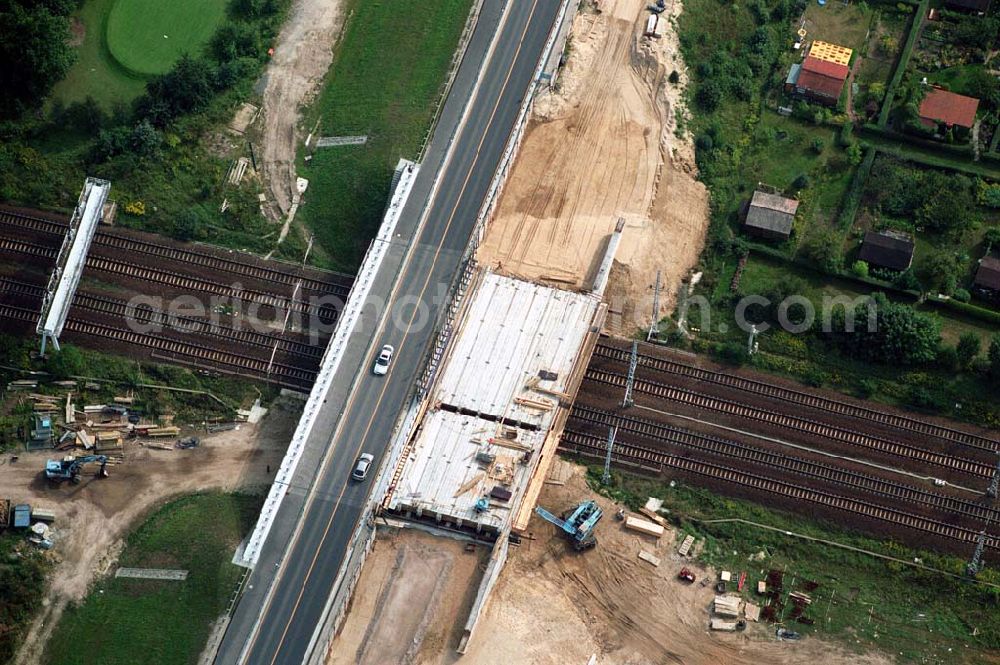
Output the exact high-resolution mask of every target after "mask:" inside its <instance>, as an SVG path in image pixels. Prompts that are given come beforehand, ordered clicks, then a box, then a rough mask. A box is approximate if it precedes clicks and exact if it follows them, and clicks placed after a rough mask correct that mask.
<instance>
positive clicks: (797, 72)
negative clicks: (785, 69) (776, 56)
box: [785, 55, 851, 106]
mask: <svg viewBox="0 0 1000 665" xmlns="http://www.w3.org/2000/svg"><path fill="white" fill-rule="evenodd" d="M850 71H851V70H850V68H848V66H847V65H843V64H840V63H837V62H831V61H829V60H821V59H820V58H817V57H814V56H812V55H809V56H806V59H805V60H803V61H802V64H801V65H793V66H792V70H791V72H789V75H788V79H786V81H785V85H786V89H788V90H789V91H791V92H794V93H796V94H798V95H801V96H803V97H806V98H808V99H810V100H812V101H815V102H819V103H820V104H825V105H827V106H836V104H837V100H838V99H840V93H841V92H842V91H843V90H844V82H845V81H847V76H848V74H849V73H850Z"/></svg>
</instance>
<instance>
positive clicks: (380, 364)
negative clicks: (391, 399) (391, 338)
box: [372, 344, 396, 376]
mask: <svg viewBox="0 0 1000 665" xmlns="http://www.w3.org/2000/svg"><path fill="white" fill-rule="evenodd" d="M395 352H396V349H394V348H393V347H392V344H386V345H385V346H383V347H382V350H381V351H379V354H378V358H376V359H375V366H374V367H372V373H374V374H377V375H379V376H385V375H386V373H388V371H389V363H390V362H392V354H393V353H395Z"/></svg>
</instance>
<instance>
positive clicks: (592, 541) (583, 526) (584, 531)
mask: <svg viewBox="0 0 1000 665" xmlns="http://www.w3.org/2000/svg"><path fill="white" fill-rule="evenodd" d="M535 512H536V513H538V516H539V517H541V518H542V519H543V520H545V521H547V522H551V523H552V524H555V525H556V526H557V527H559V528H560V529H562V530H563V531H564V532H565V533H566V535H567V536H569V537H570V538H572V539H573V549H575V550H577V551H578V552H579V551H583V550H588V549H590V548H591V547H593V546H594V545H596V544H597V538H596V537H595V536H594V527H596V526H597V523H598V522H599V521H601V517H602V516H603V515H604V511H602V510H601V507H600V506H598V505H597V503H595V502H594V501H584V502H583V503H581V504H580V505H578V506H577V507H576V508H574V509H572V510H570V511H567V512H566V513H564V514H563V516H562V517H561V518H560V517H556V516H555V515H553V514H552V513H550V512H549V511H547V510H545V509H544V508H542V507H541V506H538V507H536V508H535Z"/></svg>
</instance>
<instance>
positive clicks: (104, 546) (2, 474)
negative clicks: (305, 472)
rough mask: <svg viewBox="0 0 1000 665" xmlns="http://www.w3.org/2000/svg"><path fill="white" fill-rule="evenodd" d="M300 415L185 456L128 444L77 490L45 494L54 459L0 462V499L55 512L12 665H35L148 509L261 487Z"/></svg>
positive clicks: (284, 409) (276, 413) (278, 411)
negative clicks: (48, 564)
mask: <svg viewBox="0 0 1000 665" xmlns="http://www.w3.org/2000/svg"><path fill="white" fill-rule="evenodd" d="M300 411H301V404H300V403H298V402H296V401H294V400H291V401H288V402H285V401H282V400H279V401H278V402H277V403H276V404H274V405H272V406H271V408H270V411H269V412H268V415H267V416H265V417H264V419H263V420H262V421H261V423H260V424H259V425H256V426H253V425H247V424H243V425H241V426H240V429H239V430H238V431H229V432H223V433H220V434H216V435H212V436H206V437H202V442H201V445H200V446H199V447H198V448H195V449H193V450H169V451H168V450H156V449H152V448H145V447H140V446H139V445H138V444H136V443H128V444H126V448H125V457H126V461H125V463H124V464H119V465H115V466H110V467H108V469H109V473H110V477H109V478H107V479H104V480H97V479H95V478H94V477H93V476H92V475H91V474H90V472H86V474H85V476H84V479H83V482H82V483H81V484H79V485H70V484H63V485H61V486H52V485H50V484H49V483H48V482H47V481H46V480H45V479H44V477H42V474H41V470H42V469H43V468H44V466H45V460H46V459H47V458H49V457H54V456H55V455H54V454H53V452H52V451H44V452H37V453H29V454H25V453H21V454H20V455H19V459H18V461H17V462H16V463H13V464H11V463H10V462H9V460H10V457H9V456H5V457H4V458H3V464H2V465H0V496H5V497H11V498H12V499H13V500H15V501H17V502H19V503H20V502H26V503H30V504H32V505H35V506H45V507H48V508H52V509H53V510H55V512H56V521H55V522H54V523H53V525H52V526H53V530H54V534H53V536H52V540H53V541H54V542H55V547H54V548H53V549H52V551H51V552H52V556H53V557H55V561H56V566H55V568H54V572H53V574H52V577H51V579H50V585H49V589H48V591H47V592H46V597H45V600H44V606H43V609H42V611H41V613H40V614H39V616H38V617H36V619H35V621H34V623H33V624H32V626H31V629H30V631H29V633H28V635H27V637H26V639H25V641H24V644H23V645H22V648H21V651H20V653H19V654H18V657H17V659H16V660H15V661H14V662H15V663H17V664H18V665H28V664H31V663H37V662H39V659H40V658H41V655H42V649H43V648H44V646H45V642H46V641H47V639H48V637H49V636H50V635H51V633H52V630H53V629H54V628H55V626H56V624H57V623H58V621H59V617H60V616H61V615H62V611H63V609H64V608H65V607H66V604H67V603H69V602H76V601H79V600H81V599H83V597H84V596H85V595H86V593H87V590H88V588H89V587H90V584H91V583H92V582H93V581H94V579H95V578H96V577H97V576H99V575H101V574H103V573H105V572H107V571H108V570H110V568H111V567H112V566H113V565H114V563H115V560H116V559H117V557H118V553H119V552H120V551H121V546H122V542H123V541H122V539H123V537H124V536H125V535H126V534H127V533H128V532H129V531H130V530H131V529H132V528H133V527H134V526H135V525H136V524H138V523H139V522H140V521H141V520H142V518H143V517H145V516H146V515H148V514H149V513H150V512H151V511H152V510H153V509H154V508H156V507H157V506H159V505H162V504H163V503H164V502H166V501H167V500H168V499H170V498H173V497H175V496H180V495H183V494H192V493H195V492H200V491H206V490H234V489H237V488H241V489H255V488H264V487H266V486H267V485H269V484H270V482H271V480H272V478H273V470H277V468H278V465H279V464H280V463H281V458H282V456H283V455H284V451H285V448H286V447H287V446H288V441H289V440H290V439H291V436H292V432H293V431H294V429H295V424H296V423H297V422H298V416H299V412H300ZM198 436H201V435H198ZM268 465H270V467H271V469H272V473H268V471H267V468H268Z"/></svg>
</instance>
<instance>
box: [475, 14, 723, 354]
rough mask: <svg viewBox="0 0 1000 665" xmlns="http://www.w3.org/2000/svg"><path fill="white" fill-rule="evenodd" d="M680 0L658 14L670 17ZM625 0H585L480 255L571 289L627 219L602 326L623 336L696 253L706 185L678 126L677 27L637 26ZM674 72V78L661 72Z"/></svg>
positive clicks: (641, 21)
mask: <svg viewBox="0 0 1000 665" xmlns="http://www.w3.org/2000/svg"><path fill="white" fill-rule="evenodd" d="M681 10H682V6H681V3H680V2H674V3H670V8H669V9H668V10H667V11H666V12H664V13H663V14H661V15H660V18H659V21H660V22H661V23H662V24H663V25H664V26H667V25H669V24H670V22H671V21H673V20H675V18H676V16H677V15H679V14H680V12H681ZM648 17H649V13H648V12H646V11H645V4H644V3H642V2H635V1H633V0H605V1H602V2H600V3H591V2H584V3H583V4H582V6H581V10H580V13H579V14H577V17H576V19H575V21H574V23H573V28H572V37H571V38H570V50H569V58H568V60H567V62H566V65H565V67H564V68H563V69H562V70H561V72H560V74H559V77H558V79H557V82H556V85H555V86H554V87H552V88H549V89H547V90H545V91H543V92H541V93H540V94H539V96H538V99H537V100H536V102H535V105H534V111H533V115H532V118H531V121H530V123H529V124H528V127H527V130H526V132H525V137H524V141H523V144H522V146H521V150H520V152H519V155H518V158H517V162H516V165H515V168H514V170H513V172H512V173H511V176H510V178H509V180H508V182H507V184H506V186H505V188H504V196H503V200H502V202H501V204H500V206H499V209H498V211H497V213H496V216H495V218H494V220H493V221H492V222H491V225H490V228H489V229H488V231H487V234H486V237H485V239H484V241H483V244H482V246H481V247H480V248H479V251H478V253H477V259H478V260H479V262H480V263H481V264H482V265H485V266H489V267H491V268H493V269H495V270H497V271H499V272H502V273H504V274H509V275H512V276H516V277H521V278H525V279H529V280H537V281H540V282H541V283H544V284H549V285H553V286H559V287H562V288H569V289H582V288H587V287H588V286H589V284H590V283H591V281H592V280H593V277H594V273H595V272H596V270H597V267H598V262H599V261H600V257H601V256H602V255H603V253H604V249H605V246H606V243H607V239H608V237H609V236H610V235H611V233H612V232H613V231H614V229H615V226H616V224H617V223H618V220H619V219H623V220H624V221H625V231H624V233H623V234H622V240H621V246H620V247H619V250H618V252H617V253H616V259H615V264H614V269H613V271H612V274H611V282H610V284H609V286H608V290H607V295H606V300H607V302H608V304H609V308H610V311H609V326H610V327H611V329H612V330H614V331H616V332H619V333H622V334H626V335H628V334H631V331H632V330H634V329H636V328H641V327H647V326H648V325H649V323H650V322H651V320H652V318H653V317H652V309H653V296H654V289H655V285H656V281H657V273H660V281H661V294H660V296H661V297H660V299H659V303H658V305H659V306H658V310H659V314H658V317H657V318H659V316H662V315H664V314H665V313H666V312H667V311H669V309H671V308H672V306H673V302H674V294H675V291H676V288H677V286H678V285H679V284H680V282H681V280H682V279H683V278H685V277H686V276H687V274H688V272H689V271H690V270H691V268H692V267H693V266H694V264H695V263H696V262H697V260H698V255H699V254H700V252H701V243H702V238H703V237H704V235H705V230H706V229H707V227H708V193H707V191H706V190H705V187H704V185H702V184H701V183H700V182H698V180H697V171H696V168H695V165H694V147H693V145H692V143H691V139H690V138H687V139H680V138H678V137H677V135H675V131H676V129H677V126H678V121H679V118H680V116H681V115H682V114H683V113H684V111H683V105H682V100H681V97H682V94H683V82H684V81H685V80H686V78H685V75H684V71H685V70H684V65H683V62H682V61H681V58H680V54H679V50H678V49H679V47H678V43H677V35H676V32H675V31H674V30H673V29H672V28H670V29H666V30H664V31H662V34H661V36H660V37H657V38H651V37H645V36H643V31H644V26H645V24H646V22H647V19H648ZM673 71H676V72H677V73H678V76H679V77H680V78H679V81H680V82H679V84H677V85H673V84H670V83H669V82H668V80H667V79H668V77H669V75H670V74H671V72H673Z"/></svg>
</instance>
